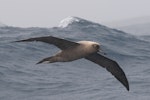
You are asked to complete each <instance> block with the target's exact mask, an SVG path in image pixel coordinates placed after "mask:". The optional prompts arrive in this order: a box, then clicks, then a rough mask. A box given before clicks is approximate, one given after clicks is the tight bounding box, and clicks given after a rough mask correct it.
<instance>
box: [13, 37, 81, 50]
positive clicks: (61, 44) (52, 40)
mask: <svg viewBox="0 0 150 100" xmlns="http://www.w3.org/2000/svg"><path fill="white" fill-rule="evenodd" d="M31 41H41V42H45V43H48V44H53V45H55V46H57V47H58V48H59V49H61V50H64V49H67V48H69V47H72V46H76V45H79V44H78V43H75V42H71V41H68V40H64V39H60V38H56V37H53V36H45V37H37V38H29V39H25V40H19V41H15V42H31Z"/></svg>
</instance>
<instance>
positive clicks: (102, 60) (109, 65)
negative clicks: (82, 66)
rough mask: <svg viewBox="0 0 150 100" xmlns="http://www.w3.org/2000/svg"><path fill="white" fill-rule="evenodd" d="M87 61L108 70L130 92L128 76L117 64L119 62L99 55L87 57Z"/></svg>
mask: <svg viewBox="0 0 150 100" xmlns="http://www.w3.org/2000/svg"><path fill="white" fill-rule="evenodd" d="M85 59H87V60H90V61H92V62H94V63H96V64H98V65H100V66H102V67H104V68H106V69H107V70H108V71H109V72H110V73H111V74H112V75H114V76H115V77H116V78H117V80H119V81H120V82H121V83H122V84H123V85H124V86H125V87H126V89H127V90H128V91H129V83H128V80H127V78H126V75H125V73H124V72H123V70H122V69H121V68H120V66H119V65H118V64H117V62H115V61H113V60H111V59H109V58H106V57H104V56H102V55H100V54H98V53H94V54H91V55H88V56H87V57H85Z"/></svg>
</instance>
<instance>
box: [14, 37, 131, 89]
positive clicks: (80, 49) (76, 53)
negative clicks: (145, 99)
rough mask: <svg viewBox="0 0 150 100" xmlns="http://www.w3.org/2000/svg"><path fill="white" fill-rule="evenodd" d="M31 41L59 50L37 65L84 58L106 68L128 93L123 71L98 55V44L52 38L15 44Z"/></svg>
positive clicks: (32, 39) (99, 50)
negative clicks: (49, 45)
mask: <svg viewBox="0 0 150 100" xmlns="http://www.w3.org/2000/svg"><path fill="white" fill-rule="evenodd" d="M31 41H40V42H44V43H48V44H52V45H55V46H56V47H58V48H59V49H61V51H59V52H58V53H57V54H55V55H54V56H51V57H48V58H44V59H42V60H41V61H39V62H38V63H37V64H40V63H44V62H47V63H54V62H69V61H74V60H77V59H81V58H85V59H87V60H89V61H91V62H93V63H95V64H98V65H100V66H101V67H103V68H106V69H107V71H109V72H110V73H111V74H112V75H113V76H114V77H115V78H116V79H117V80H118V81H120V82H121V83H122V84H123V86H125V88H126V89H127V90H128V91H129V83H128V80H127V78H126V75H125V73H124V71H123V70H122V68H121V67H120V66H119V64H118V63H117V62H116V61H114V60H111V59H110V58H107V57H105V56H103V55H101V54H100V52H101V48H100V44H99V43H97V42H93V41H79V42H72V41H69V40H65V39H61V38H57V37H53V36H45V37H35V38H29V39H24V40H19V41H15V42H31Z"/></svg>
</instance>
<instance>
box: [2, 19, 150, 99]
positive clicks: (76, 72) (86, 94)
mask: <svg viewBox="0 0 150 100" xmlns="http://www.w3.org/2000/svg"><path fill="white" fill-rule="evenodd" d="M69 20H70V19H69ZM63 23H64V22H63ZM63 23H61V25H60V26H59V27H53V28H38V27H31V28H20V27H11V26H7V27H0V100H149V99H150V95H149V94H150V36H142V35H141V36H135V35H131V34H128V33H125V32H122V31H120V30H117V29H112V28H108V27H106V26H103V25H101V24H98V23H94V22H91V21H88V20H84V19H80V18H76V17H75V18H72V19H71V21H67V23H65V26H63V25H64V24H63ZM40 36H55V37H59V38H63V39H67V40H70V41H74V42H77V41H81V40H90V41H95V42H99V43H100V44H101V45H102V46H101V48H102V50H103V51H104V52H105V53H106V54H107V55H105V56H106V57H108V58H111V59H113V60H115V61H117V62H118V64H119V65H120V67H121V68H122V69H123V70H124V72H125V74H126V76H127V78H128V81H129V85H130V91H127V90H126V89H125V87H124V86H123V85H122V84H121V83H120V82H119V81H118V80H116V79H115V78H114V76H112V75H111V74H110V73H109V72H108V71H107V70H106V69H104V68H102V67H101V66H99V65H97V64H94V63H92V62H90V61H88V60H86V59H79V60H76V61H72V62H65V63H62V62H58V63H51V64H39V65H37V64H36V63H37V62H38V61H40V60H41V59H43V58H46V57H50V56H52V55H54V54H55V53H57V52H58V51H59V49H58V48H57V47H55V46H54V45H49V44H46V43H42V42H24V43H21V42H19V43H16V42H13V41H16V40H21V39H27V38H31V37H40Z"/></svg>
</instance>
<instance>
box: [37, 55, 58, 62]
mask: <svg viewBox="0 0 150 100" xmlns="http://www.w3.org/2000/svg"><path fill="white" fill-rule="evenodd" d="M43 62H47V63H53V62H56V61H55V59H54V56H52V57H48V58H44V59H42V60H41V61H39V62H38V63H36V64H41V63H43Z"/></svg>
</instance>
